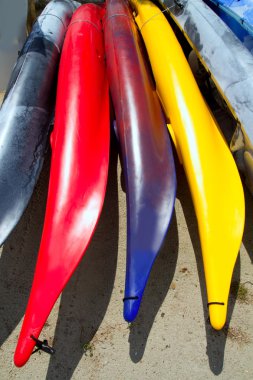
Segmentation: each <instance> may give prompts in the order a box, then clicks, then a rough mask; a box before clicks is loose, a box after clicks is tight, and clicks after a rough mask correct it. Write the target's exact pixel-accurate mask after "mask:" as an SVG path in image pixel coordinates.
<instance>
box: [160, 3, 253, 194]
mask: <svg viewBox="0 0 253 380" xmlns="http://www.w3.org/2000/svg"><path fill="white" fill-rule="evenodd" d="M160 3H161V6H162V7H163V8H165V9H166V13H167V14H168V15H169V16H170V17H171V18H172V19H173V21H174V22H175V23H176V24H177V26H178V27H179V29H180V30H181V32H182V33H183V34H184V36H185V37H186V39H187V40H188V42H189V44H190V45H191V47H192V49H193V50H194V51H195V53H196V54H197V57H198V58H199V60H200V61H201V63H202V64H203V66H204V67H205V69H206V71H207V72H208V74H209V75H210V76H211V79H212V80H213V82H214V84H215V86H216V88H217V89H218V91H219V93H220V94H221V96H222V98H223V99H224V100H225V102H226V104H227V107H228V108H229V110H230V112H231V113H232V115H233V117H234V120H235V124H236V125H237V127H236V131H235V133H234V136H233V138H232V140H230V141H229V143H230V149H231V151H232V152H233V153H234V157H235V159H236V162H237V165H238V167H239V169H240V170H242V171H243V172H244V174H245V176H246V179H247V185H248V187H249V189H250V190H251V192H252V194H253V130H252V125H251V124H252V123H251V120H253V73H252V67H253V57H252V54H250V52H249V51H248V49H246V48H245V47H244V46H243V45H242V43H241V42H240V40H239V39H238V38H237V37H236V36H235V35H234V33H233V32H232V31H231V30H230V29H229V28H228V27H227V26H226V25H225V24H224V22H223V21H222V20H221V19H220V18H219V17H218V16H217V15H216V14H215V13H214V12H213V11H212V10H211V9H210V8H209V7H208V6H207V5H206V4H205V3H204V2H203V1H202V0H184V1H183V4H184V6H183V7H182V8H179V7H178V6H177V5H176V4H175V2H174V0H160Z"/></svg>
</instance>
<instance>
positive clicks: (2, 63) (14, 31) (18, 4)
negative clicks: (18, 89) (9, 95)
mask: <svg viewBox="0 0 253 380" xmlns="http://www.w3.org/2000/svg"><path fill="white" fill-rule="evenodd" d="M26 17H27V0H18V1H17V0H0V92H1V91H4V90H5V89H6V86H7V83H8V81H9V77H10V74H11V71H12V68H13V66H14V64H15V62H16V60H17V55H18V51H19V50H21V48H22V46H23V44H24V41H25V38H26Z"/></svg>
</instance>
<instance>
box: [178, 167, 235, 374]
mask: <svg viewBox="0 0 253 380" xmlns="http://www.w3.org/2000/svg"><path fill="white" fill-rule="evenodd" d="M178 183H179V184H178V198H179V200H180V202H181V205H182V209H183V212H184V216H185V220H186V223H187V227H188V230H189V234H190V238H191V242H192V245H193V248H194V252H195V256H196V263H197V269H198V275H199V282H200V288H201V295H202V303H203V313H204V318H205V321H206V323H205V329H206V340H207V348H206V354H207V356H208V360H209V366H210V369H211V371H212V372H213V374H214V375H219V374H220V373H221V372H222V369H223V363H224V351H225V346H226V340H227V331H228V326H229V323H230V320H231V316H232V313H233V309H234V305H235V301H236V295H237V291H238V286H239V282H240V256H239V255H238V259H237V262H236V265H235V269H234V273H233V278H232V283H233V284H238V285H235V287H234V289H233V294H234V296H233V297H231V296H230V297H229V305H228V316H227V323H226V326H225V327H224V328H223V329H222V330H221V331H216V330H214V329H213V328H212V327H211V325H210V323H209V315H208V309H207V296H206V285H205V275H204V268H203V262H202V253H201V246H200V240H199V235H198V224H197V219H196V216H195V211H194V207H193V203H192V199H191V194H190V190H189V187H188V184H187V180H186V177H185V174H184V171H183V168H182V167H181V168H179V170H178Z"/></svg>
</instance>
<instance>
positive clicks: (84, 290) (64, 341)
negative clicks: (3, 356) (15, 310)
mask: <svg viewBox="0 0 253 380" xmlns="http://www.w3.org/2000/svg"><path fill="white" fill-rule="evenodd" d="M117 162H118V152H117V146H116V142H115V140H114V139H112V141H111V153H110V167H109V176H108V184H107V191H106V196H105V202H104V207H103V210H102V214H101V217H100V219H99V222H98V225H97V228H96V230H95V233H94V236H93V238H92V240H91V243H90V245H89V247H88V249H87V251H86V253H85V255H84V258H83V260H82V261H81V263H80V264H79V266H78V268H77V270H76V271H75V273H74V275H73V276H72V278H71V280H70V281H69V283H68V285H67V286H66V288H65V289H64V291H63V293H62V297H61V301H60V309H59V314H58V320H57V325H56V330H55V334H54V341H53V347H54V348H55V350H56V354H55V355H54V356H51V358H50V363H49V367H48V371H47V375H46V379H47V380H52V379H58V378H59V379H65V380H67V379H71V378H72V375H73V373H74V371H75V369H76V367H77V365H78V363H79V361H80V360H81V358H82V356H83V355H84V354H85V347H86V346H87V345H88V344H89V342H90V341H91V340H92V338H93V337H94V335H95V334H96V332H97V330H98V328H99V326H100V324H101V322H102V320H103V318H104V315H105V313H106V310H107V307H108V304H109V301H110V298H111V293H112V290H113V286H114V279H115V274H116V265H117V254H118V236H119V231H118V228H119V227H118V223H119V211H118V188H117Z"/></svg>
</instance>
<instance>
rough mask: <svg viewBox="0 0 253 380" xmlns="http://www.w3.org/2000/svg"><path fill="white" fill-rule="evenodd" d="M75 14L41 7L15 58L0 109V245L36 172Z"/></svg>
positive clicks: (58, 6)
mask: <svg viewBox="0 0 253 380" xmlns="http://www.w3.org/2000/svg"><path fill="white" fill-rule="evenodd" d="M75 9H76V8H75V6H74V5H73V3H72V1H70V0H64V1H60V0H54V1H51V2H50V3H49V4H48V5H47V6H46V8H45V9H44V11H43V12H42V14H41V15H40V17H39V18H38V20H37V21H36V23H35V24H34V26H33V29H32V32H31V34H30V35H29V37H28V39H27V41H26V43H25V45H24V47H23V49H22V50H21V52H20V54H19V58H18V60H17V63H16V65H15V67H14V69H13V72H12V75H11V78H10V82H9V85H8V88H7V91H6V94H5V98H4V101H3V104H2V107H1V109H0V147H1V149H0V178H1V180H0V245H1V244H2V243H3V242H4V241H5V240H6V238H7V237H8V235H9V234H10V233H11V231H12V230H13V228H14V227H15V226H16V224H17V223H18V221H19V219H20V218H21V216H22V214H23V212H24V210H25V208H26V206H27V204H28V202H29V200H30V198H31V195H32V193H33V190H34V187H35V184H36V182H37V179H38V177H39V174H40V171H41V168H42V164H43V160H44V154H45V150H46V146H47V141H48V133H49V124H50V120H51V117H52V111H53V107H54V100H55V99H54V93H55V91H54V84H55V79H56V74H57V70H58V63H59V59H60V53H61V48H62V44H63V40H64V36H65V32H66V30H67V26H68V24H69V22H70V19H71V17H72V14H73V12H74V10H75Z"/></svg>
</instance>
